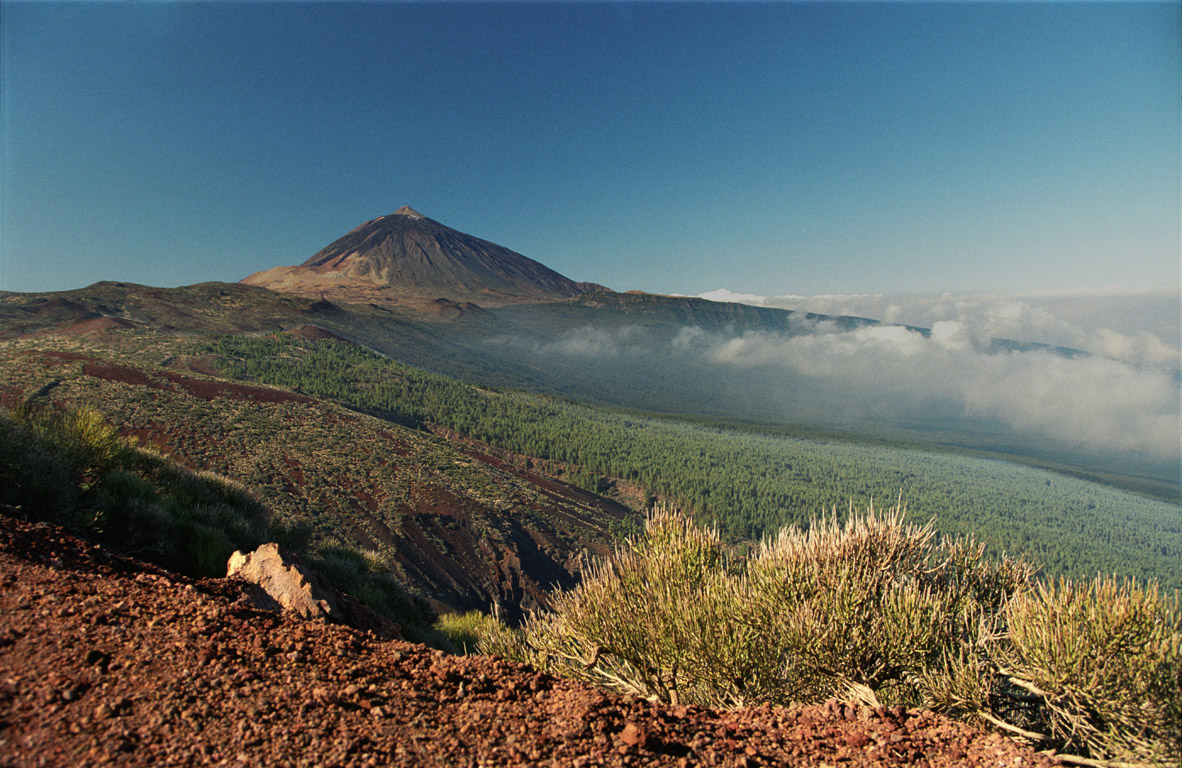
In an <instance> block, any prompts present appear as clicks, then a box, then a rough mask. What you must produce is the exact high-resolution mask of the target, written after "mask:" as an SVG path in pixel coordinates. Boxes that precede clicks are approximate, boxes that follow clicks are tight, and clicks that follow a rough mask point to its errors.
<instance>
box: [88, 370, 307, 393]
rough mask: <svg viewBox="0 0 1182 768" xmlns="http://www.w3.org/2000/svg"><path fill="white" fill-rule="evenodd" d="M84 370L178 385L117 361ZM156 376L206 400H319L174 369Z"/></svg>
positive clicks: (139, 382) (143, 383)
mask: <svg viewBox="0 0 1182 768" xmlns="http://www.w3.org/2000/svg"><path fill="white" fill-rule="evenodd" d="M82 373H84V374H85V375H87V376H93V377H94V378H96V379H106V380H108V381H118V382H122V383H124V384H134V385H135V386H139V387H148V388H150V389H175V387H172V386H170V385H169V384H166V383H164V382H162V381H158V380H157V379H156V378H155V377H153V376H148V375H147V374H146V373H144V372H143V371H141V370H139V369H136V368H129V367H127V366H125V365H119V364H117V363H107V362H100V361H98V360H90V361H89V362H87V363H85V364H84V365H83V366H82ZM155 376H158V377H159V378H161V379H164V380H165V381H168V382H172V384H174V385H176V386H178V387H179V388H180V389H182V390H184V391H185V392H188V393H189V394H190V395H193V396H194V397H199V398H201V399H202V400H215V399H217V398H226V399H228V400H251V401H254V402H258V403H312V402H315V401H314V400H313V399H312V398H310V397H305V396H304V395H297V394H294V393H292V392H284V391H283V390H279V389H271V388H270V387H252V386H250V385H249V384H230V383H228V382H224V381H209V380H207V379H194V378H190V377H188V376H182V375H181V374H179V373H173V372H171V371H157V372H155Z"/></svg>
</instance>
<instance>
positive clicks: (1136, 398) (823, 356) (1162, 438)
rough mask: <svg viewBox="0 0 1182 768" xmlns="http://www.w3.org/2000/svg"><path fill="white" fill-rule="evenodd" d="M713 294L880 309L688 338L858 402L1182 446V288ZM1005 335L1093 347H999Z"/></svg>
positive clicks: (1114, 442)
mask: <svg viewBox="0 0 1182 768" xmlns="http://www.w3.org/2000/svg"><path fill="white" fill-rule="evenodd" d="M701 297H702V298H706V299H711V300H714V301H735V302H741V303H747V304H755V305H759V306H766V307H779V308H784V309H793V310H798V311H804V312H814V313H818V314H825V315H852V316H858V317H866V318H871V319H875V320H879V321H881V323H882V324H881V325H874V326H867V327H862V328H858V329H856V330H850V331H841V330H839V329H837V328H832V327H831V328H825V327H824V325H825V324H823V323H822V324H818V329H817V332H816V333H814V334H808V335H792V336H785V335H779V334H766V333H747V334H742V335H739V336H735V337H732V338H707V337H706V334H702V337H700V338H696V334H694V332H693V331H692V330H689V331H687V332H686V336H685V337H684V338H682V339H680V342H681V343H682V344H683V345H686V346H692V347H695V348H696V349H698V350H699V351H700V353H701V354H704V355H706V356H708V357H709V358H710V359H711V360H714V361H716V362H718V363H719V364H723V365H729V366H733V367H734V368H735V369H737V370H742V369H753V368H761V367H762V368H766V367H778V368H780V369H781V370H783V371H784V372H785V373H791V374H800V375H803V376H805V377H807V378H810V379H813V380H814V381H817V382H826V381H828V382H831V383H832V384H833V386H834V390H835V391H838V392H840V393H841V396H842V401H843V402H845V403H847V404H849V405H851V406H853V407H854V408H855V411H862V412H869V413H877V414H878V415H880V416H884V417H887V418H905V417H906V416H907V415H908V414H914V413H916V412H922V411H924V410H925V409H936V408H941V409H944V411H945V412H948V413H951V414H953V415H956V414H959V415H960V416H962V417H964V418H967V419H974V418H981V419H987V420H992V421H996V422H1000V423H1002V424H1004V425H1006V426H1007V427H1009V428H1010V429H1012V430H1013V431H1014V432H1016V433H1019V434H1022V435H1028V436H1030V437H1037V438H1042V439H1050V440H1052V441H1053V442H1055V443H1057V444H1059V445H1061V446H1063V447H1068V448H1075V449H1083V450H1091V451H1094V450H1102V451H1111V452H1126V451H1132V452H1137V453H1143V454H1146V455H1147V456H1149V457H1152V458H1156V459H1164V460H1169V459H1171V458H1176V457H1177V456H1178V455H1179V451H1180V448H1179V444H1180V424H1182V405H1180V403H1182V391H1180V387H1179V381H1180V379H1182V375H1180V370H1179V362H1180V360H1182V349H1180V337H1182V292H1180V291H1179V289H1177V288H1171V289H1147V290H1138V291H1129V290H1110V291H1104V290H1081V291H1064V292H1058V293H1040V294H1024V295H1001V294H986V295H956V294H951V293H945V294H942V295H939V296H887V295H881V294H875V295H849V296H839V295H827V296H775V297H764V296H755V295H750V294H735V293H731V292H729V291H726V290H718V291H711V292H709V293H705V294H702V295H701ZM907 326H913V327H920V328H930V329H931V332H930V333H928V334H924V333H921V332H919V331H917V330H913V329H912V328H908V327H907ZM993 339H1009V340H1014V341H1022V342H1039V343H1043V344H1049V345H1055V346H1061V347H1067V348H1070V349H1074V350H1079V351H1082V352H1084V353H1086V354H1081V355H1066V354H1062V353H1060V352H1059V351H1056V350H1053V349H1035V350H1025V351H998V349H997V348H996V347H994V346H993V345H992V340H993ZM859 382H860V383H859ZM834 405H835V406H836V404H834Z"/></svg>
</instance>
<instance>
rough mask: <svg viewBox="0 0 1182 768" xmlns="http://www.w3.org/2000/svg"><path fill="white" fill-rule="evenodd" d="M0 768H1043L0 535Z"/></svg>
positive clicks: (1029, 758) (957, 733)
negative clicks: (555, 672) (382, 629)
mask: <svg viewBox="0 0 1182 768" xmlns="http://www.w3.org/2000/svg"><path fill="white" fill-rule="evenodd" d="M0 587H2V588H0V765H4V766H13V767H14V768H18V767H19V768H23V767H24V766H77V765H96V764H116V765H121V766H175V765H184V766H196V765H203V766H204V765H210V766H261V765H266V766H376V765H383V766H385V765H400V766H401V765H408V766H409V765H414V766H434V765H459V766H476V765H482V766H490V765H491V766H519V765H556V766H592V765H629V766H632V765H635V766H640V765H678V766H689V765H702V766H753V765H762V766H769V765H788V766H820V765H836V764H841V765H843V766H847V765H848V766H903V765H909V766H910V765H919V766H951V765H968V766H985V765H988V766H1018V765H1021V766H1048V765H1053V764H1054V763H1053V762H1052V761H1050V760H1049V759H1047V758H1046V757H1044V756H1041V755H1037V754H1035V753H1033V752H1031V751H1029V750H1027V749H1024V748H1021V747H1019V746H1017V745H1016V744H1014V743H1013V742H1011V741H1009V740H1008V739H1005V738H1004V737H1001V736H998V735H996V734H987V733H982V732H979V731H974V730H972V729H970V728H968V727H967V726H964V725H961V724H958V723H954V722H952V721H949V720H946V719H944V718H941V717H939V716H936V715H933V714H931V713H927V712H914V711H906V710H903V709H890V710H887V709H879V710H869V709H866V708H855V707H853V706H847V705H842V704H839V703H837V702H830V703H829V704H827V705H824V706H814V707H805V708H796V709H781V708H768V707H763V708H754V709H744V710H736V711H729V712H716V711H712V710H707V709H701V708H697V707H668V706H658V705H653V704H650V703H649V702H647V701H643V700H639V699H635V698H630V697H621V696H615V695H612V694H607V693H604V692H602V691H598V690H595V689H592V688H588V687H585V686H582V685H579V684H576V683H572V682H566V681H562V680H557V679H554V678H552V677H549V676H547V675H545V674H541V673H537V672H534V671H533V670H530V669H529V668H526V667H521V666H518V665H516V664H512V663H510V662H507V661H503V660H499V659H491V658H482V657H454V656H445V655H443V654H441V653H439V652H436V651H432V650H429V649H427V648H424V647H422V646H418V645H413V644H409V643H404V642H400V641H383V640H381V639H379V638H378V637H377V636H376V635H373V634H370V633H367V632H363V631H358V630H354V629H351V628H348V627H343V626H337V625H322V624H313V623H305V622H302V621H300V620H298V619H294V618H289V617H287V616H281V615H275V614H269V613H266V612H263V611H260V610H258V609H256V608H254V607H253V606H252V605H251V603H250V602H249V601H248V600H247V599H246V597H245V592H244V591H243V587H242V585H241V583H240V582H236V581H226V580H216V579H214V580H204V581H198V582H193V581H191V580H188V579H186V578H184V577H181V576H177V575H175V574H170V573H168V572H165V571H162V570H159V569H157V568H154V567H152V566H148V565H144V564H142V563H139V562H137V561H134V560H129V559H125V558H122V557H118V556H115V555H112V554H110V553H109V552H107V551H105V550H103V549H102V548H100V547H98V546H96V545H93V544H89V543H86V542H83V541H80V540H78V539H76V538H73V537H71V536H70V535H68V534H67V533H65V532H64V531H63V530H62V529H59V528H56V527H53V526H49V525H45V524H30V523H26V522H22V521H19V520H16V519H13V518H10V517H7V516H5V515H0Z"/></svg>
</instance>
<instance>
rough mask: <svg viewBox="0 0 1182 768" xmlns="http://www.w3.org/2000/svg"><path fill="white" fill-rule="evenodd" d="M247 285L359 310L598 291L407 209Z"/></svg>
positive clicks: (491, 302)
mask: <svg viewBox="0 0 1182 768" xmlns="http://www.w3.org/2000/svg"><path fill="white" fill-rule="evenodd" d="M242 282H243V283H245V284H247V285H258V286H263V287H265V288H270V289H272V290H276V291H282V292H286V293H295V294H299V295H303V296H323V297H330V298H338V299H342V300H345V301H350V302H353V303H358V302H361V301H373V302H377V303H408V302H409V303H411V304H413V303H414V302H415V301H416V300H420V301H421V300H431V299H436V298H440V297H443V298H447V299H451V300H453V301H455V300H462V301H472V302H476V303H478V304H481V305H485V306H498V305H501V304H510V303H515V302H522V301H554V300H557V299H567V298H571V297H573V296H577V295H579V294H580V293H584V292H585V291H586V290H587V289H588V288H589V287H592V286H590V285H589V284H586V283H582V284H581V283H576V282H574V281H573V280H571V279H569V278H567V277H564V276H562V275H560V274H558V273H557V272H555V271H554V270H552V269H550V268H549V267H546V266H544V265H542V264H540V263H538V262H536V261H534V260H533V259H529V258H527V257H525V256H522V255H521V254H519V253H516V252H515V251H511V250H509V249H508V248H505V247H502V246H500V245H497V244H495V243H490V242H488V241H487V240H481V239H480V238H477V237H473V236H472V235H467V234H464V233H463V232H459V231H457V230H454V229H452V228H451V227H447V226H444V225H443V224H440V223H439V222H437V221H434V220H432V219H428V218H427V217H425V216H423V215H422V214H420V213H419V212H417V211H415V210H413V209H412V208H409V207H406V206H404V207H402V208H399V209H398V210H397V211H395V212H394V213H391V214H389V215H386V216H380V217H378V218H376V219H373V220H371V221H367V222H365V223H364V224H362V225H361V226H359V227H357V228H356V229H354V230H353V231H352V232H349V233H348V234H347V235H345V236H344V237H341V238H339V239H338V240H336V241H334V242H333V243H331V244H329V245H328V246H327V247H325V248H324V249H322V250H321V251H320V252H318V253H316V254H315V255H313V256H312V257H311V258H310V259H308V260H307V261H305V262H304V263H303V264H301V265H300V266H298V267H275V268H273V269H268V270H266V271H263V272H257V273H255V274H253V275H250V276H249V277H247V278H245V279H244V280H243V281H242ZM594 287H601V286H594Z"/></svg>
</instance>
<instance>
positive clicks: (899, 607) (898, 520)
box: [747, 506, 1032, 705]
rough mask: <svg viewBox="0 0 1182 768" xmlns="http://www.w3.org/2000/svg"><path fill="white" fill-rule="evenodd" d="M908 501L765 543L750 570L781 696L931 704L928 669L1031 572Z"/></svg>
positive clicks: (973, 632) (974, 631) (967, 638)
mask: <svg viewBox="0 0 1182 768" xmlns="http://www.w3.org/2000/svg"><path fill="white" fill-rule="evenodd" d="M902 516H903V510H902V508H901V507H896V508H894V509H891V510H888V511H886V512H878V511H876V510H875V509H874V508H873V506H871V508H870V509H869V510H868V511H867V512H866V513H864V514H859V513H856V512H852V511H851V513H850V515H849V517H848V519H847V520H846V521H845V523H841V522H839V521H838V520H837V518H836V516H835V515H832V516H830V517H827V518H824V519H822V520H818V521H815V522H814V523H813V524H812V525H811V526H810V527H809V528H808V530H801V529H797V528H788V529H785V530H784V531H783V532H781V533H780V535H779V536H778V537H776V538H775V539H773V540H771V541H770V542H765V543H764V544H763V546H762V548H761V550H760V552H759V555H758V557H757V558H756V559H755V560H753V561H752V563H751V566H750V568H749V569H748V573H747V581H748V584H749V588H748V590H749V594H750V600H751V601H752V603H753V612H752V616H753V620H754V621H755V622H756V623H757V625H759V626H763V627H765V628H766V629H767V633H768V635H770V636H771V637H772V638H774V639H775V644H776V646H777V647H778V649H779V653H780V668H779V675H778V678H779V679H778V681H777V682H778V690H777V691H776V695H775V698H776V699H778V700H800V701H815V700H823V699H825V698H828V697H830V696H843V697H846V698H849V697H855V698H862V699H865V700H866V701H868V702H869V703H883V704H911V705H928V704H930V703H931V702H930V700H929V699H930V698H931V697H930V695H929V689H930V687H931V686H930V685H929V684H926V683H925V675H926V673H927V671H928V670H929V669H930V668H932V667H933V666H934V665H935V664H937V663H938V662H939V661H940V660H941V659H942V658H949V657H950V655H951V654H954V653H956V652H957V651H959V650H961V647H962V645H963V644H964V643H965V642H972V641H973V640H975V639H976V638H977V637H978V633H979V632H980V631H981V629H982V623H983V622H988V621H989V619H990V617H991V616H992V614H994V613H995V612H996V611H997V609H998V608H999V607H1000V606H1001V604H1002V603H1003V602H1004V600H1005V599H1006V598H1007V597H1008V596H1009V595H1010V594H1012V593H1013V592H1014V591H1015V590H1016V589H1018V588H1019V587H1020V586H1021V585H1023V584H1024V583H1025V582H1026V580H1027V579H1029V577H1030V576H1031V573H1032V569H1031V568H1030V567H1029V566H1027V565H1025V564H1024V563H1022V562H1021V561H1016V560H1012V559H1005V560H1003V561H1002V563H1001V564H999V565H992V564H990V563H989V562H988V561H986V560H984V558H983V557H982V556H981V555H982V551H983V550H982V548H981V547H980V546H979V545H975V544H973V542H971V541H968V540H955V541H951V542H943V541H940V540H938V539H937V538H936V537H935V533H934V530H933V526H932V524H931V523H928V524H927V525H923V526H917V525H912V524H907V523H904V522H903V520H902Z"/></svg>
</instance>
